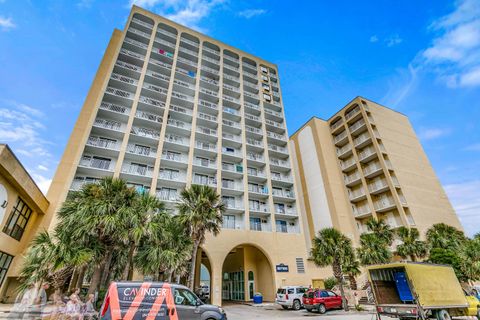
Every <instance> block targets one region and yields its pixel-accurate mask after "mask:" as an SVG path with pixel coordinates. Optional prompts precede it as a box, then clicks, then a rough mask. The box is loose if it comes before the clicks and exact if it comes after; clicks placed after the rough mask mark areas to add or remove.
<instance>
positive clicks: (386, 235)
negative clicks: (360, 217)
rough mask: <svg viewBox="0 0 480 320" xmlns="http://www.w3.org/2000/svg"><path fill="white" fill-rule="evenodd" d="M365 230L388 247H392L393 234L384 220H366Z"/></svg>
mask: <svg viewBox="0 0 480 320" xmlns="http://www.w3.org/2000/svg"><path fill="white" fill-rule="evenodd" d="M367 228H368V230H370V231H371V232H373V234H375V235H376V236H377V237H378V238H379V240H381V241H383V242H385V243H386V244H387V245H388V246H391V245H392V242H393V237H394V235H395V233H394V231H393V230H392V228H390V226H389V225H388V224H387V223H386V222H385V221H384V220H382V219H379V220H377V219H375V218H373V217H372V218H370V219H368V220H367Z"/></svg>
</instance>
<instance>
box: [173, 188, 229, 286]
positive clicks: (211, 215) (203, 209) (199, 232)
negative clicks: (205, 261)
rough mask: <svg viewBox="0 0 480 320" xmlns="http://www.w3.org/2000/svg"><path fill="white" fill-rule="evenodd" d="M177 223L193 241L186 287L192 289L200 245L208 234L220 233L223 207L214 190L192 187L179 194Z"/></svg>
mask: <svg viewBox="0 0 480 320" xmlns="http://www.w3.org/2000/svg"><path fill="white" fill-rule="evenodd" d="M178 210H179V221H180V222H181V223H182V224H183V225H184V226H185V227H186V228H187V230H188V234H189V236H190V237H191V239H192V241H193V247H192V255H191V259H192V260H191V264H190V273H189V275H188V287H190V289H192V290H193V289H194V288H193V286H194V277H195V262H196V259H197V252H198V248H199V247H200V245H202V244H203V243H204V242H205V235H206V234H207V233H208V232H211V233H213V235H214V236H216V235H217V234H218V233H219V232H220V228H221V226H222V221H223V216H222V214H223V212H224V211H225V205H224V204H223V203H222V201H221V198H220V195H219V194H217V192H216V191H215V189H213V188H211V187H209V186H200V185H195V184H194V185H192V186H191V187H190V188H188V189H185V190H183V191H182V192H181V194H180V203H179V204H178Z"/></svg>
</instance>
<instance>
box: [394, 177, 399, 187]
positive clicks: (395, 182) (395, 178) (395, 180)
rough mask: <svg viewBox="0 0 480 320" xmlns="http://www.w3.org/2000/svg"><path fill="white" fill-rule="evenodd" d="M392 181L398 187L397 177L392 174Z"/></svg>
mask: <svg viewBox="0 0 480 320" xmlns="http://www.w3.org/2000/svg"><path fill="white" fill-rule="evenodd" d="M392 181H393V185H394V186H395V187H400V182H398V179H397V177H395V176H392Z"/></svg>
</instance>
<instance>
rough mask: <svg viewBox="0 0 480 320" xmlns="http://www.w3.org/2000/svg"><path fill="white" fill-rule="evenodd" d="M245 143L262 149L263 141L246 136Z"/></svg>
mask: <svg viewBox="0 0 480 320" xmlns="http://www.w3.org/2000/svg"><path fill="white" fill-rule="evenodd" d="M246 142H247V145H248V146H251V147H254V148H257V149H263V141H261V140H255V139H252V138H247V141H246Z"/></svg>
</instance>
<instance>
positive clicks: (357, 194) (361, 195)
mask: <svg viewBox="0 0 480 320" xmlns="http://www.w3.org/2000/svg"><path fill="white" fill-rule="evenodd" d="M348 197H349V198H350V201H352V202H357V201H360V200H364V199H365V198H366V197H367V195H366V193H365V190H364V189H363V187H360V188H357V189H353V190H351V189H349V190H348Z"/></svg>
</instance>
